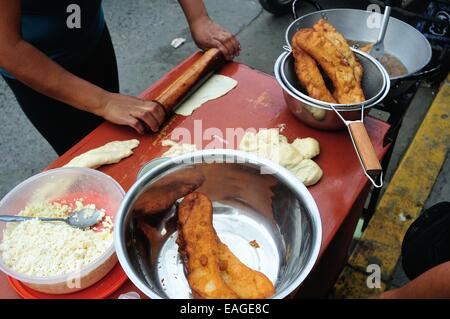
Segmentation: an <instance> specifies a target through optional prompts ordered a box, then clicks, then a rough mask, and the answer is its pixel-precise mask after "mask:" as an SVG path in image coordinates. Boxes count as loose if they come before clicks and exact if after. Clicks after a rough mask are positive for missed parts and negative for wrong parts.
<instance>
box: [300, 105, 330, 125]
mask: <svg viewBox="0 0 450 319" xmlns="http://www.w3.org/2000/svg"><path fill="white" fill-rule="evenodd" d="M305 108H306V110H308V111H309V113H311V115H312V116H313V117H314V118H315V119H316V120H317V121H323V120H324V118H325V116H326V115H327V110H324V109H321V108H318V107H314V106H309V105H305Z"/></svg>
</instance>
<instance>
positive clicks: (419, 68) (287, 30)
mask: <svg viewBox="0 0 450 319" xmlns="http://www.w3.org/2000/svg"><path fill="white" fill-rule="evenodd" d="M334 11H358V12H361V11H362V12H367V11H365V10H359V9H347V8H335V9H327V10H322V11H314V12H311V13H308V14H305V15H303V16H301V17H299V18H298V19H296V20H294V21H292V22H291V24H289V26H288V27H287V29H286V33H285V35H284V39H285V41H286V43H287V45H288V47H289V48H291V44H290V42H289V40H290V39H289V36H288V35H289V31H290V30H291V29H292V28H293V26H294V25H295V24H296V23H297V21H298V20H300V19H303V18H305V17H308V16H311V15H314V14H317V13H318V12H320V13H322V14H325V15H326V13H327V12H334ZM369 13H370V12H369ZM372 13H373V12H372ZM381 15H382V14H381ZM389 19H394V20H396V22H398V23H401V24H404V25H407V26H408V27H411V28H413V29H415V28H414V27H412V26H411V25H409V24H408V23H406V22H404V21H402V20H400V19H397V18H395V17H392V16H391V17H390V18H389ZM415 31H417V35H419V34H420V36H421V37H422V38H423V39H424V40H425V42H426V43H428V51H429V54H428V58H427V61H426V63H425V64H424V65H423V66H421V67H417V68H416V69H415V70H408V73H407V74H404V75H399V76H394V77H390V76H389V75H388V78H389V79H390V80H391V81H396V80H402V79H403V78H406V77H408V76H410V75H414V74H415V73H417V72H419V71H420V70H422V69H423V68H424V67H425V66H427V65H428V64H429V63H430V61H431V59H432V56H433V50H432V48H431V45H430V42H429V41H428V39H427V38H426V37H425V35H424V34H422V33H421V32H419V31H418V30H416V29H415ZM374 42H376V39H374Z"/></svg>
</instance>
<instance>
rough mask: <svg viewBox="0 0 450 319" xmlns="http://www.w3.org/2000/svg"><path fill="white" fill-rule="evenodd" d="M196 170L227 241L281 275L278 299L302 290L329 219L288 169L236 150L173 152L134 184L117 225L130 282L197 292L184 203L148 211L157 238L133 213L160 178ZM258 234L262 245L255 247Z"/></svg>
mask: <svg viewBox="0 0 450 319" xmlns="http://www.w3.org/2000/svg"><path fill="white" fill-rule="evenodd" d="M150 166H152V164H150ZM189 170H190V171H191V172H193V171H195V172H196V174H201V175H202V176H203V177H204V179H205V182H204V183H203V184H202V186H201V187H200V188H199V189H198V191H199V192H202V193H204V194H206V195H208V197H209V198H210V199H211V200H212V202H213V207H214V228H215V229H216V231H217V233H218V235H219V237H220V238H221V240H222V241H223V242H225V243H226V244H227V245H228V246H229V247H230V249H231V250H232V251H233V252H234V253H235V254H236V255H237V256H238V257H239V258H240V259H241V261H243V262H244V263H245V264H247V265H248V266H249V267H251V268H253V269H257V270H259V271H262V272H263V273H265V274H266V275H267V276H268V277H269V278H270V279H271V280H272V281H273V282H274V284H275V288H276V294H275V295H274V296H273V298H285V297H286V296H288V295H289V294H291V293H292V292H293V291H295V290H296V288H297V287H298V286H299V285H300V284H301V283H302V282H303V281H304V280H305V278H306V276H307V275H308V274H309V272H310V271H311V269H312V267H313V266H314V264H315V262H316V260H317V257H318V254H319V250H320V245H321V242H322V225H321V220H320V215H319V211H318V208H317V205H316V203H315V202H314V199H313V198H312V196H311V194H310V193H309V191H308V190H307V188H306V187H305V186H304V185H303V184H302V183H301V182H299V181H298V179H297V178H296V177H295V176H293V175H292V174H291V173H290V172H289V171H287V170H286V169H284V168H283V167H281V166H279V165H277V164H275V163H273V162H272V161H268V160H264V159H261V158H258V157H256V156H254V155H251V154H248V153H244V152H239V151H235V150H206V151H200V152H196V153H191V154H187V155H184V156H180V157H177V158H173V159H167V161H165V162H163V163H160V164H157V165H156V167H155V166H153V168H151V169H150V171H148V172H147V173H145V174H144V175H143V176H142V177H141V178H139V179H138V181H137V182H136V183H135V184H134V185H133V186H132V187H131V189H130V190H129V191H128V193H127V194H126V196H125V199H124V200H123V201H122V205H121V206H120V208H119V210H118V212H117V215H116V219H115V227H114V240H115V247H116V252H117V256H118V258H119V261H120V264H121V265H122V267H123V269H124V270H125V272H126V274H127V275H128V277H129V278H130V279H131V281H132V282H133V283H134V284H135V285H136V286H137V287H138V288H139V289H140V290H141V291H142V292H144V293H145V294H146V295H147V296H149V297H151V298H192V295H191V291H190V288H189V285H188V283H187V280H186V276H185V273H184V267H183V264H182V262H181V260H180V257H179V255H178V252H177V245H176V243H175V240H176V237H177V232H176V225H177V218H176V206H177V205H175V206H174V207H173V208H172V209H170V210H169V211H167V212H165V213H162V214H158V215H152V216H150V217H149V220H148V221H149V224H150V225H151V227H152V229H153V231H152V233H153V235H152V239H151V240H150V242H148V241H147V240H146V239H143V238H142V235H141V234H140V232H139V230H138V229H137V228H136V220H137V218H136V217H137V216H136V215H135V214H134V205H135V203H136V201H138V200H139V199H140V198H142V196H143V195H144V194H145V196H152V192H153V191H154V187H155V185H157V183H160V182H164V180H165V179H167V178H174V177H175V178H176V177H177V176H180V175H182V176H185V175H183V174H185V173H186V172H187V171H189ZM144 171H145V170H144ZM252 240H256V241H257V242H258V243H259V246H260V248H258V249H255V248H254V247H252V246H251V245H250V244H249V242H250V241H252ZM149 251H150V252H149Z"/></svg>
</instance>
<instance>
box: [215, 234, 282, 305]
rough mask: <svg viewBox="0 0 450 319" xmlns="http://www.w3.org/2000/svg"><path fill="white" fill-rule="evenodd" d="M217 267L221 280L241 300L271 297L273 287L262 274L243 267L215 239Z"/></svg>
mask: <svg viewBox="0 0 450 319" xmlns="http://www.w3.org/2000/svg"><path fill="white" fill-rule="evenodd" d="M217 240H218V245H219V267H220V270H221V274H222V278H223V279H224V281H225V283H226V284H227V285H228V287H230V288H231V289H232V290H233V291H234V292H235V293H236V294H237V295H238V296H239V298H241V299H263V298H269V297H271V296H273V294H274V293H275V287H274V286H273V284H272V282H271V281H270V280H269V278H267V277H266V276H265V275H264V274H263V273H261V272H259V271H256V270H253V269H251V268H249V267H247V266H246V265H244V264H243V263H242V262H241V261H240V260H239V259H238V258H237V257H236V256H235V255H234V254H233V253H232V252H231V250H230V249H229V248H228V246H227V245H225V244H224V243H222V242H221V241H220V239H219V238H218V237H217Z"/></svg>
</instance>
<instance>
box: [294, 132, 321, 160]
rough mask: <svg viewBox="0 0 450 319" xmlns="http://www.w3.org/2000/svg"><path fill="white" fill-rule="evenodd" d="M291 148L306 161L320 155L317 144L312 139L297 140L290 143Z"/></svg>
mask: <svg viewBox="0 0 450 319" xmlns="http://www.w3.org/2000/svg"><path fill="white" fill-rule="evenodd" d="M292 146H293V147H295V148H296V149H297V151H299V152H300V154H302V155H303V157H304V158H306V159H312V158H314V157H316V156H317V155H319V154H320V146H319V142H318V141H317V140H316V139H314V138H312V137H307V138H298V139H296V140H295V141H294V142H293V143H292Z"/></svg>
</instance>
